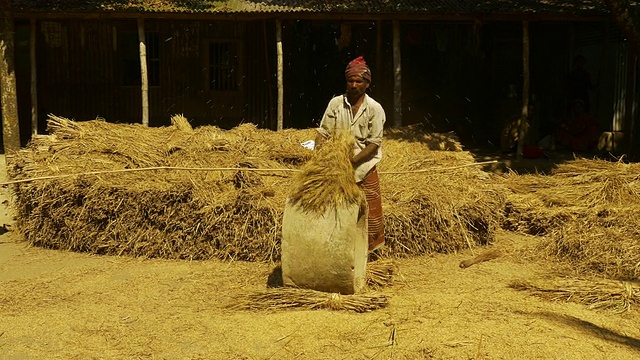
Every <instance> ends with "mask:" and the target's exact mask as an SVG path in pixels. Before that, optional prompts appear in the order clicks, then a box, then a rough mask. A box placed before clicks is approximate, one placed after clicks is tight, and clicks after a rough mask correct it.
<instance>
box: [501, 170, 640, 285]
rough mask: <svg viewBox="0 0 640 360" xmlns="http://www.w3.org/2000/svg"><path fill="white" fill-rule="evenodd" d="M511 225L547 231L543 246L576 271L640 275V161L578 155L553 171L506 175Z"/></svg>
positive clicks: (508, 223) (516, 228)
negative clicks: (611, 159) (581, 156)
mask: <svg viewBox="0 0 640 360" xmlns="http://www.w3.org/2000/svg"><path fill="white" fill-rule="evenodd" d="M503 180H504V184H505V187H506V188H508V189H509V190H510V191H511V192H510V193H508V195H507V199H508V200H507V207H506V209H507V212H506V216H505V222H504V227H505V228H506V229H508V230H514V231H522V232H525V233H529V234H535V235H545V238H544V241H543V242H542V243H541V245H540V247H539V250H540V251H542V253H544V254H548V255H549V256H551V257H553V258H555V259H558V260H561V261H563V262H566V263H569V264H571V265H572V267H573V268H575V271H576V272H582V273H584V272H591V273H597V274H601V275H604V276H607V277H610V278H615V279H637V278H638V276H640V270H639V266H638V264H640V251H639V250H640V236H639V235H640V230H639V229H640V216H639V215H640V195H639V194H640V165H639V164H625V163H621V162H608V161H604V160H588V159H576V160H573V161H570V162H567V163H564V164H561V165H559V166H558V167H557V169H555V170H554V171H553V172H552V173H551V174H550V175H548V176H546V175H524V176H519V175H514V174H510V175H507V176H506V177H505V178H504V179H503Z"/></svg>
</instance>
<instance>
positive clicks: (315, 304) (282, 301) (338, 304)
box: [230, 287, 388, 313]
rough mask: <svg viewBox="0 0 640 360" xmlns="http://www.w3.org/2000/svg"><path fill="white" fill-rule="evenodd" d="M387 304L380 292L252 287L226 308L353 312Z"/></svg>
mask: <svg viewBox="0 0 640 360" xmlns="http://www.w3.org/2000/svg"><path fill="white" fill-rule="evenodd" d="M387 305H388V298H387V296H386V295H383V294H355V295H341V294H338V293H328V292H323V291H315V290H309V289H298V288H292V287H282V288H272V289H265V290H260V291H255V292H253V293H250V294H248V295H247V296H246V297H244V298H241V299H237V300H235V301H234V304H233V305H230V308H232V309H236V310H282V309H300V308H302V309H309V310H318V309H327V310H345V311H353V312H357V313H363V312H369V311H373V310H378V309H382V308H384V307H386V306H387Z"/></svg>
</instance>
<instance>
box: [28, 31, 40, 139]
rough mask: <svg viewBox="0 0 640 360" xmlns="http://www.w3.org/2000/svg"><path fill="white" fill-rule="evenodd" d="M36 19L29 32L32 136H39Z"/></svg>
mask: <svg viewBox="0 0 640 360" xmlns="http://www.w3.org/2000/svg"><path fill="white" fill-rule="evenodd" d="M36 31H37V26H36V19H31V26H30V30H29V61H30V63H31V135H32V136H34V135H38V78H37V61H36Z"/></svg>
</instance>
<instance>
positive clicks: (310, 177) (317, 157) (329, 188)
mask: <svg viewBox="0 0 640 360" xmlns="http://www.w3.org/2000/svg"><path fill="white" fill-rule="evenodd" d="M354 143H355V138H354V137H353V135H351V133H350V132H340V133H337V134H336V135H334V136H333V137H332V138H331V139H329V140H327V142H326V143H325V144H323V145H322V146H321V147H320V149H319V150H318V151H316V152H315V154H314V156H313V158H312V159H311V160H310V161H308V162H307V163H306V164H304V165H303V166H302V167H301V169H300V170H301V171H300V173H299V174H298V175H297V176H296V177H295V178H294V181H293V183H292V184H291V187H292V190H291V194H290V195H289V200H290V201H291V203H292V204H293V205H297V206H299V207H300V208H301V209H302V210H303V211H306V212H311V213H315V214H324V213H325V211H326V210H327V209H332V208H338V207H339V206H340V205H343V204H346V205H352V204H360V203H362V201H364V193H363V192H362V190H360V188H359V187H358V185H357V184H356V180H355V177H354V175H353V165H352V164H351V161H350V159H351V156H352V154H353V146H354Z"/></svg>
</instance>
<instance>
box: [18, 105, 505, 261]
mask: <svg viewBox="0 0 640 360" xmlns="http://www.w3.org/2000/svg"><path fill="white" fill-rule="evenodd" d="M172 123H173V125H172V126H167V127H157V128H153V127H151V128H148V127H144V126H142V125H139V124H113V123H109V122H106V121H101V120H92V121H72V120H69V119H66V118H62V117H58V116H54V115H50V117H49V122H48V126H49V132H50V135H47V136H40V137H36V138H34V139H33V140H32V142H31V143H30V144H29V145H28V146H27V147H26V148H24V149H23V150H21V151H20V152H19V153H18V154H17V155H16V156H15V157H14V158H13V159H12V162H11V164H10V167H9V173H10V176H11V178H12V180H24V179H30V178H36V177H56V176H60V175H65V176H66V175H70V174H80V173H89V172H101V171H102V172H104V173H99V174H93V175H79V176H68V177H63V178H50V179H45V180H41V181H37V182H35V181H34V182H24V183H19V184H12V185H11V189H12V190H13V192H14V194H15V197H14V199H15V203H14V205H15V207H16V214H17V215H16V218H17V223H18V228H19V229H20V231H21V232H22V233H23V234H24V235H25V237H26V239H27V241H29V242H30V243H31V244H33V245H37V246H43V247H48V248H56V249H64V250H72V251H82V252H91V253H97V254H114V255H127V256H140V257H163V258H172V259H210V258H221V259H235V260H248V261H274V262H275V261H278V259H279V257H280V236H281V219H282V211H283V208H284V203H285V201H286V199H287V197H288V196H289V195H290V194H291V192H292V190H293V189H294V188H295V184H296V181H297V180H296V179H295V178H294V177H293V176H291V174H295V173H293V172H285V171H271V172H270V171H259V172H258V171H242V170H238V171H196V170H193V171H190V170H181V171H168V170H167V168H183V169H188V168H194V169H205V168H206V169H213V168H251V169H289V170H307V171H308V172H307V174H308V175H314V174H315V175H317V176H316V179H315V181H320V180H319V178H318V176H319V175H321V174H322V175H323V176H324V175H326V174H327V173H324V172H323V171H325V170H323V169H318V168H316V169H313V167H312V166H313V162H311V161H310V159H311V158H312V157H313V156H317V159H321V157H322V156H345V155H344V154H346V150H345V149H346V145H345V144H346V143H342V144H339V143H338V142H336V143H335V144H334V145H336V146H344V147H343V148H342V149H343V150H344V151H343V152H339V151H338V152H329V151H327V152H326V153H324V152H323V151H322V150H321V151H312V150H307V149H305V148H303V147H302V146H301V145H300V144H301V143H302V142H304V141H306V140H309V139H313V138H314V137H315V134H316V131H315V130H314V129H305V130H295V129H287V130H284V131H279V132H275V131H270V130H266V129H258V128H256V127H255V126H254V125H252V124H243V125H241V126H238V127H236V128H233V129H231V130H222V129H219V128H217V127H214V126H202V127H198V128H194V129H191V127H190V126H189V125H188V121H187V120H186V118H184V117H182V116H175V117H174V118H173V119H172ZM327 146H331V145H329V144H328V145H327ZM327 150H329V148H327ZM459 150H460V145H459V142H458V141H457V139H456V138H455V137H454V136H453V135H451V134H428V133H426V132H424V131H423V130H422V129H420V128H416V127H406V128H401V129H392V130H389V131H387V132H386V133H385V139H384V143H383V151H384V158H383V160H382V162H381V163H380V164H379V168H380V171H381V172H384V171H412V170H422V169H425V168H431V167H433V168H434V169H437V168H450V167H457V166H463V165H468V164H473V163H474V162H475V161H474V159H473V157H472V156H471V155H470V154H469V153H468V152H465V151H459ZM307 164H308V167H307V168H305V166H306V165H307ZM342 164H343V165H342V166H351V165H350V164H348V162H346V161H343V162H342ZM141 168H157V170H150V171H130V172H129V171H126V170H129V169H131V170H133V169H141ZM111 171H121V172H113V173H111ZM314 171H315V172H314ZM298 173H299V172H298ZM341 174H345V172H341ZM336 176H338V175H336ZM339 176H342V175H339ZM312 177H313V176H311V178H312ZM340 179H343V180H344V181H342V180H341V181H342V182H341V184H342V186H344V189H346V191H345V192H344V193H343V196H342V200H344V199H346V201H353V199H355V198H357V196H360V195H357V194H359V192H357V191H356V187H355V184H354V183H353V180H352V179H347V178H346V177H344V178H340ZM318 184H320V182H318ZM345 184H346V185H345ZM501 186H502V185H501ZM381 189H382V196H383V208H384V220H385V237H386V244H387V246H386V247H385V252H384V255H385V256H394V257H395V256H410V255H419V254H425V253H432V252H454V251H457V250H459V249H461V248H467V247H474V246H478V245H482V244H487V243H490V242H491V241H492V240H493V238H494V234H495V230H496V229H497V225H498V224H499V223H500V221H501V217H502V213H501V211H500V210H499V209H501V208H502V207H503V204H504V196H503V195H502V194H503V190H501V187H500V186H496V185H495V183H493V182H491V181H489V180H488V178H487V177H486V174H485V173H484V172H483V171H482V170H481V169H480V168H479V167H467V166H463V167H461V168H456V169H452V170H448V171H446V172H441V171H434V172H433V173H430V172H424V173H414V174H389V175H381ZM318 190H319V191H320V192H319V193H318V194H315V195H314V196H316V198H322V202H318V203H317V204H316V206H319V207H322V206H325V205H324V204H326V202H327V199H326V198H323V197H322V196H323V195H322V191H324V190H323V189H322V188H321V187H320V188H318ZM304 195H305V194H302V195H301V196H304ZM338 200H340V199H338ZM330 201H331V200H330V199H329V202H330Z"/></svg>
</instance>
